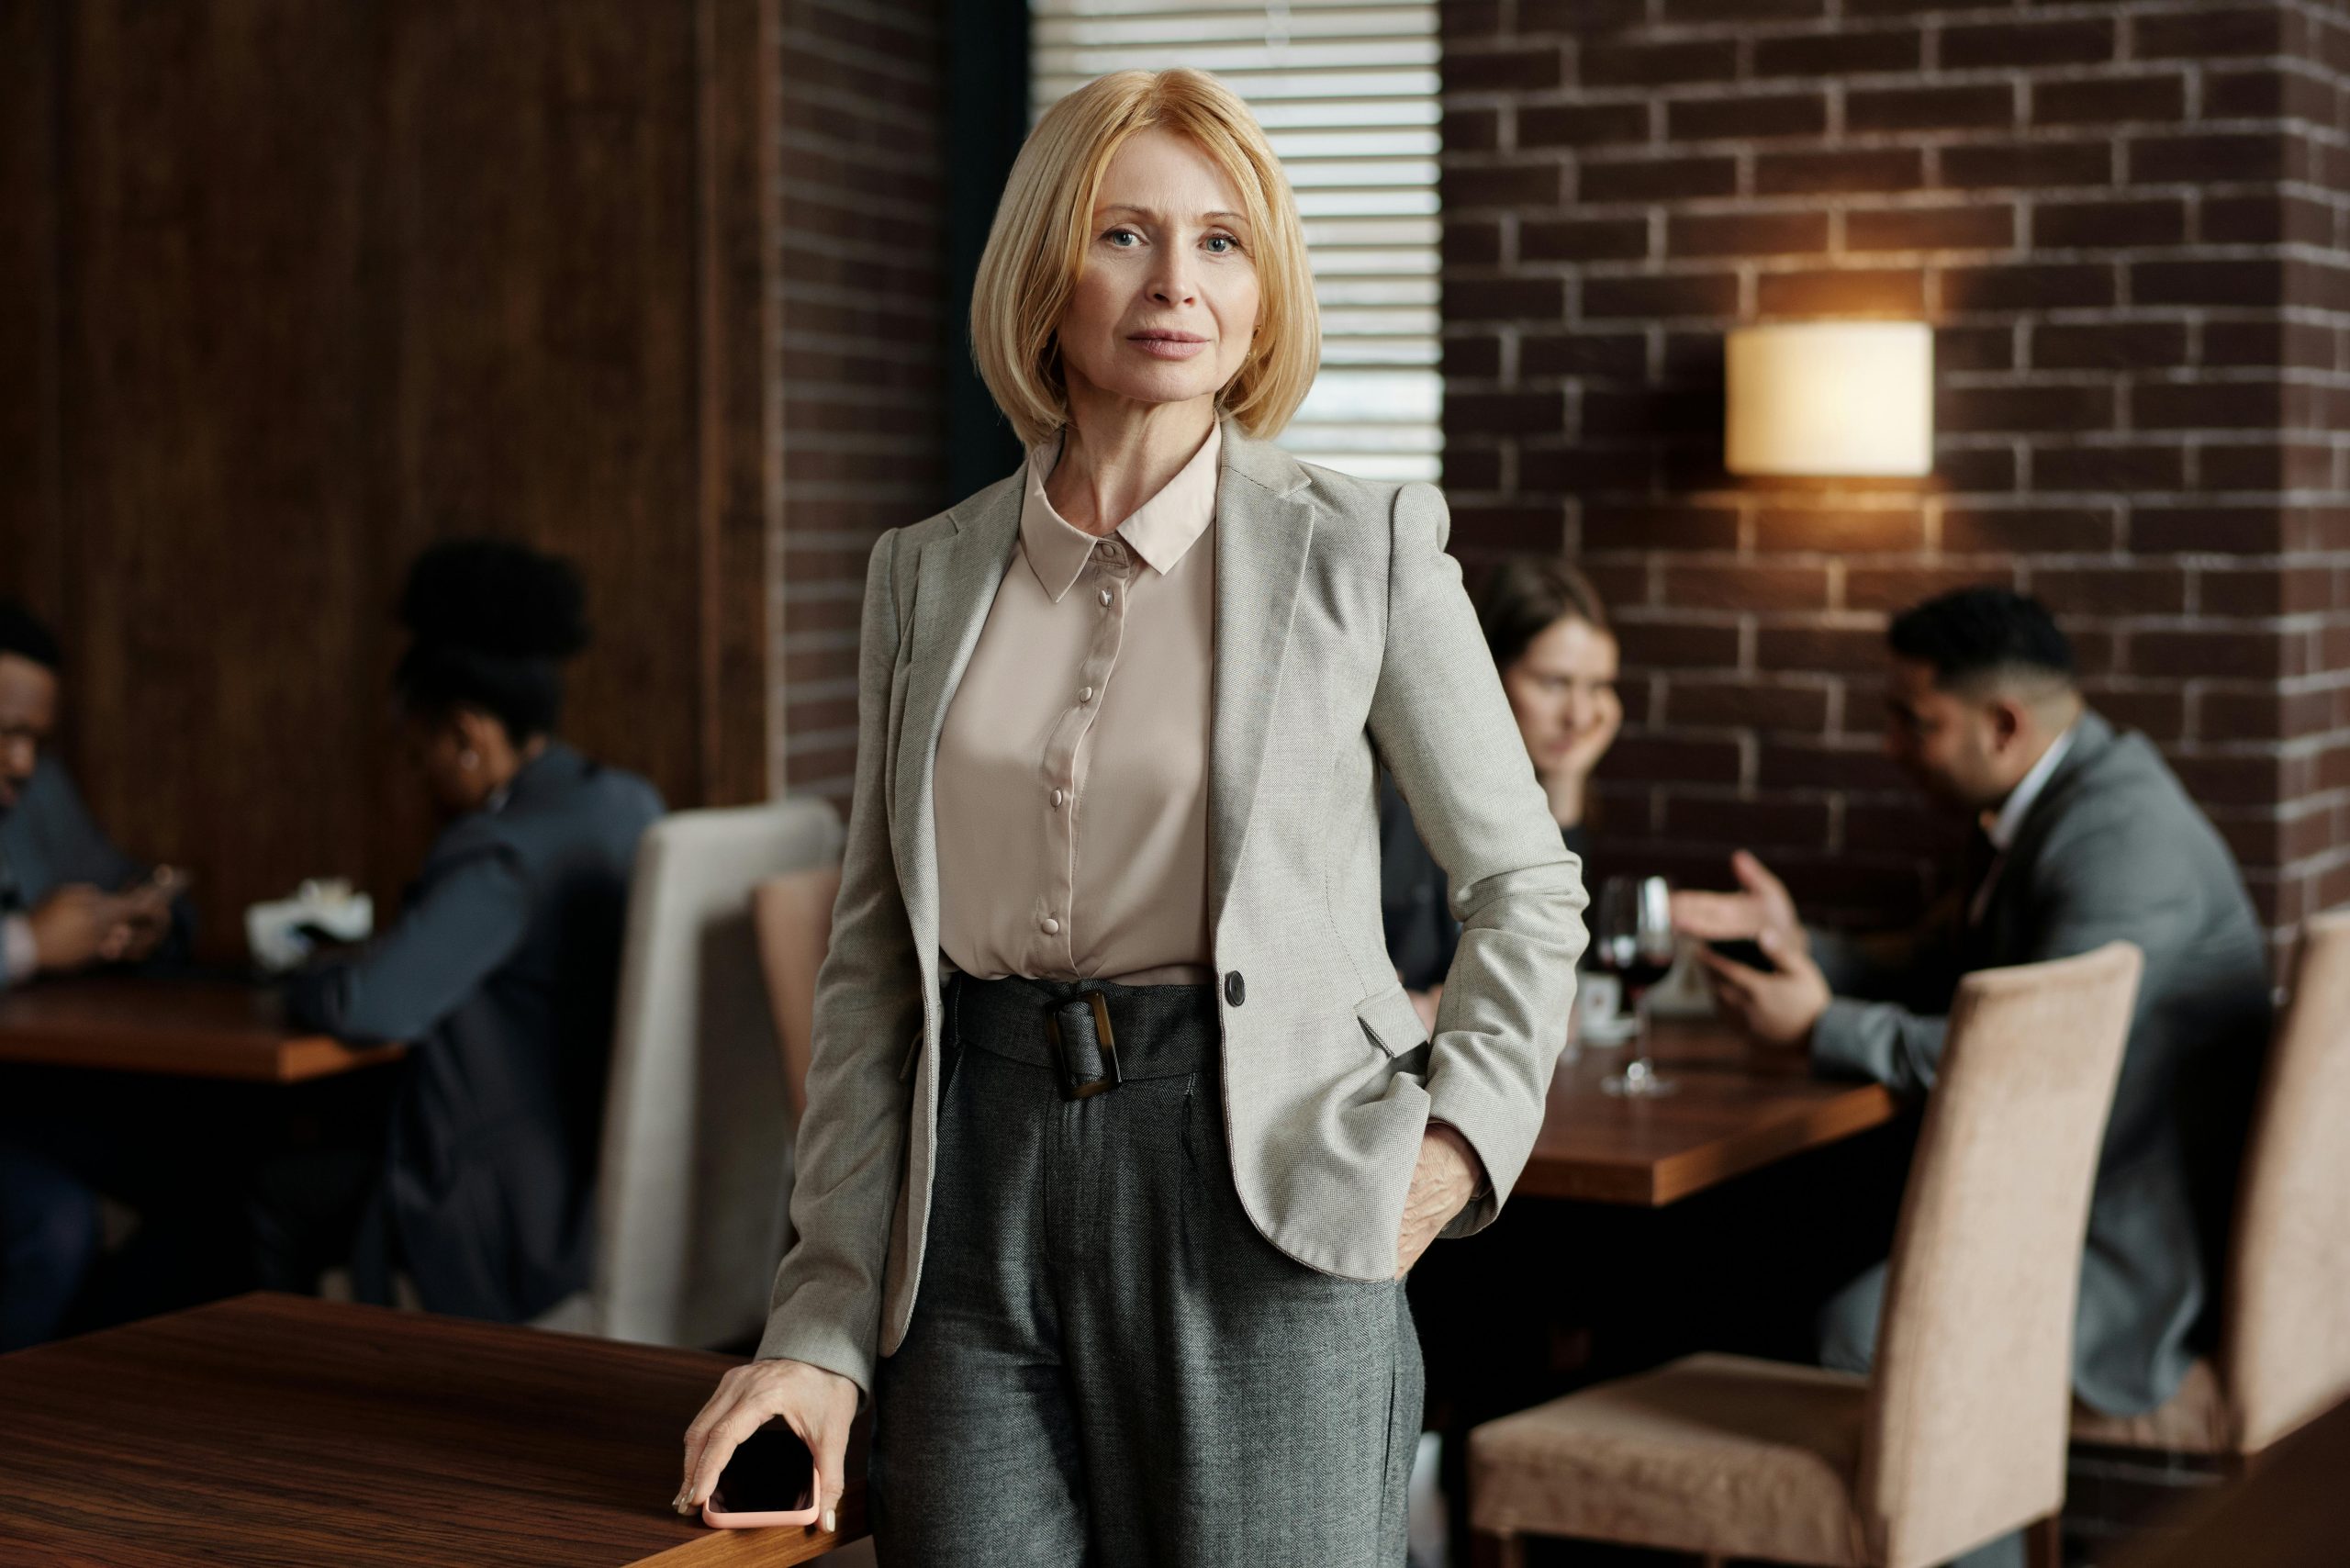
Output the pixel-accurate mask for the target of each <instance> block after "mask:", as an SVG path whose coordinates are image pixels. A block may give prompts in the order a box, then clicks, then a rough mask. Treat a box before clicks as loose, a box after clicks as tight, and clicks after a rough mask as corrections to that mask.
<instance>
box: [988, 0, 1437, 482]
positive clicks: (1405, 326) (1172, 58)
mask: <svg viewBox="0 0 2350 1568" xmlns="http://www.w3.org/2000/svg"><path fill="white" fill-rule="evenodd" d="M1029 14H1030V24H1029V28H1030V31H1029V50H1030V62H1031V80H1032V81H1033V83H1034V84H1035V90H1034V96H1033V100H1032V103H1031V106H1030V122H1031V123H1032V124H1033V123H1034V122H1035V118H1036V117H1037V116H1039V115H1041V114H1043V113H1044V111H1045V110H1046V108H1047V107H1049V106H1051V105H1052V104H1053V103H1055V102H1056V101H1057V100H1058V99H1059V98H1061V97H1062V96H1064V95H1067V94H1069V92H1071V91H1073V90H1075V89H1076V88H1078V87H1080V86H1082V85H1084V84H1086V83H1088V82H1090V81H1091V80H1092V79H1093V78H1094V77H1096V76H1099V75H1101V74H1102V73H1104V72H1109V71H1124V70H1128V69H1141V70H1146V71H1158V70H1164V69H1166V68H1168V67H1169V66H1176V65H1189V66H1195V67H1197V68H1198V69H1200V70H1203V71H1210V72H1213V73H1215V74H1216V75H1217V76H1218V77H1220V78H1222V79H1223V80H1224V81H1225V83H1226V84H1229V85H1230V86H1231V87H1232V88H1233V90H1234V91H1236V92H1237V93H1238V94H1239V95H1241V96H1242V97H1243V98H1245V99H1247V100H1248V106H1249V107H1250V108H1251V109H1252V110H1254V111H1255V112H1256V116H1257V120H1258V123H1259V125H1261V126H1263V127H1264V129H1265V133H1266V136H1267V138H1268V139H1269V140H1270V141H1271V142H1272V145H1273V151H1275V152H1276V153H1278V154H1279V155H1280V157H1281V163H1282V165H1283V167H1285V168H1286V169H1287V170H1288V171H1289V177H1290V185H1291V186H1292V188H1293V189H1294V190H1295V192H1296V193H1297V206H1298V212H1299V214H1300V216H1301V217H1302V218H1304V223H1305V241H1306V249H1307V252H1308V254H1309V256H1310V258H1311V260H1312V263H1313V266H1314V275H1315V293H1316V295H1317V297H1319V299H1320V301H1321V306H1322V374H1321V375H1320V377H1319V378H1318V379H1317V380H1316V381H1315V386H1314V390H1313V391H1312V392H1311V393H1309V394H1308V395H1307V397H1306V399H1305V404H1304V407H1303V408H1302V409H1299V410H1298V414H1297V418H1296V419H1295V420H1292V422H1291V424H1290V427H1289V429H1288V430H1287V431H1285V432H1284V433H1283V434H1282V437H1281V444H1282V445H1283V446H1285V447H1287V448H1289V449H1290V450H1291V451H1292V452H1294V453H1296V454H1298V455H1299V456H1300V457H1303V458H1305V459H1306V460H1307V461H1309V462H1314V463H1321V464H1326V465H1329V466H1330V467H1333V468H1337V469H1341V470H1344V471H1345V472H1347V473H1350V474H1357V475H1360V476H1363V477H1365V478H1379V479H1434V478H1435V477H1436V476H1437V471H1438V461H1439V458H1440V456H1441V454H1442V451H1443V444H1442V442H1443V438H1442V435H1441V433H1440V423H1439V415H1440V414H1441V411H1442V398H1443V384H1442V381H1441V378H1440V377H1439V376H1438V372H1437V332H1438V322H1437V225H1438V215H1437V184H1436V181H1437V151H1438V145H1437V134H1438V131H1437V10H1436V6H1434V5H1433V4H1426V3H1423V4H1409V5H1406V4H1380V3H1377V0H1369V3H1364V0H1357V3H1354V4H1344V3H1340V0H1292V3H1290V4H1287V5H1266V4H1262V3H1255V4H1243V3H1241V0H1203V3H1194V4H1191V5H1175V4H1171V3H1168V0H1032V4H1031V6H1030V13H1029Z"/></svg>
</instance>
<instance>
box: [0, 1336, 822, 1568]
mask: <svg viewBox="0 0 2350 1568" xmlns="http://www.w3.org/2000/svg"><path fill="white" fill-rule="evenodd" d="M731 1364H733V1363H732V1362H731V1361H728V1360H727V1359H726V1358H724V1357H722V1356H712V1355H704V1354H701V1353H700V1352H698V1351H691V1350H656V1349H654V1348H652V1347H648V1346H641V1345H622V1344H618V1343H614V1342H612V1341H609V1340H602V1339H590V1338H582V1337H580V1336H576V1335H570V1334H550V1333H546V1332H543V1331H542V1330H538V1329H532V1328H513V1327H502V1326H499V1325H494V1324H485V1323H474V1322H468V1321H465V1320H463V1319H458V1318H451V1317H433V1316H427V1315H425V1314H422V1313H411V1312H394V1311H391V1310H389V1309H387V1308H383V1307H370V1306H351V1305H334V1304H331V1303H327V1302H319V1301H312V1300H308V1299H307V1298H304V1297H297V1296H278V1295H250V1296H242V1297H239V1298H238V1299H236V1300H234V1301H229V1302H223V1303H220V1304H218V1305H213V1306H207V1307H200V1308H198V1309H196V1311H193V1312H184V1313H175V1314H173V1315H172V1316H166V1317H159V1318H151V1319H149V1320H148V1321H147V1322H144V1323H140V1324H134V1325H132V1326H131V1327H128V1328H117V1329H113V1330H110V1331H108V1332H106V1333H102V1334H93V1335H89V1336H86V1337H84V1338H79V1339H69V1340H65V1341H63V1342H62V1343H60V1344H54V1345H45V1346H42V1347H40V1348H39V1349H38V1350H20V1351H18V1352H17V1353H16V1354H15V1355H11V1356H0V1562H44V1563H60V1564H96V1563H105V1564H107V1565H108V1568H167V1565H176V1564H183V1563H189V1564H192V1563H206V1564H218V1563H224V1562H254V1563H259V1562H271V1563H332V1564H335V1565H336V1568H371V1565H376V1564H381V1565H385V1568H392V1565H397V1568H431V1565H442V1564H445V1565H456V1564H490V1563H496V1564H499V1565H501V1568H504V1565H537V1568H607V1565H612V1568H617V1565H620V1564H625V1563H659V1564H660V1565H661V1568H705V1565H707V1568H725V1565H733V1568H753V1565H760V1568H764V1565H768V1564H783V1563H792V1562H808V1561H810V1560H811V1559H812V1558H815V1557H818V1556H820V1555H822V1553H823V1552H825V1551H830V1550H832V1549H833V1548H834V1547H835V1546H837V1545H839V1544H841V1543H842V1542H843V1541H844V1540H854V1539H855V1538H856V1537H857V1536H859V1535H862V1534H863V1533H864V1528H865V1524H864V1521H865V1507H864V1502H865V1497H864V1485H863V1483H862V1481H861V1480H859V1479H856V1477H855V1476H854V1475H853V1476H852V1479H851V1481H850V1484H849V1488H848V1493H847V1495H846V1496H845V1498H844V1499H843V1501H842V1507H841V1517H840V1524H841V1530H840V1533H839V1534H838V1535H831V1534H826V1533H824V1532H822V1531H820V1530H813V1529H804V1530H802V1529H770V1530H713V1529H708V1528H706V1527H705V1526H703V1525H701V1524H700V1523H699V1522H698V1521H694V1520H689V1519H684V1518H679V1517H678V1516H677V1514H675V1513H673V1512H671V1511H670V1509H669V1506H668V1504H669V1499H670V1498H671V1497H672V1496H673V1495H675V1494H676V1492H677V1476H678V1464H679V1460H680V1456H681V1455H682V1453H683V1442H684V1433H685V1429H686V1426H687V1423H688V1422H689V1421H690V1420H692V1418H693V1416H694V1413H695V1412H696V1411H697V1410H699V1409H700V1408H701V1405H702V1401H703V1400H704V1399H706V1398H707V1397H708V1396H709V1394H710V1391H711V1389H712V1388H713V1387H714V1386H716V1384H717V1382H718V1378H719V1374H720V1373H721V1372H723V1371H725V1369H726V1368H727V1367H728V1366H730V1365H731Z"/></svg>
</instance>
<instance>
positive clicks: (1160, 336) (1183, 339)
mask: <svg viewBox="0 0 2350 1568" xmlns="http://www.w3.org/2000/svg"><path fill="white" fill-rule="evenodd" d="M1126 342H1130V343H1132V344H1134V346H1135V347H1136V348H1138V349H1140V350H1142V352H1143V353H1147V354H1149V355H1151V356H1152V357H1153V358H1156V359H1190V358H1191V357H1192V355H1194V354H1196V353H1200V352H1201V351H1203V349H1205V348H1206V347H1207V346H1208V341H1207V340H1206V339H1205V338H1196V337H1192V336H1191V335H1189V334H1188V333H1181V332H1136V333H1135V334H1134V335H1133V336H1132V337H1130V338H1128V339H1127V340H1126Z"/></svg>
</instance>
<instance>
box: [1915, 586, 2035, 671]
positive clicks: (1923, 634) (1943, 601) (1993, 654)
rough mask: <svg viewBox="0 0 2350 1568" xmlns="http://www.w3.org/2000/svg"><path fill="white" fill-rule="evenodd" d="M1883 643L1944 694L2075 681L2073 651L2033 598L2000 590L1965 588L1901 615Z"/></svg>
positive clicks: (1927, 601) (1930, 600) (2005, 589)
mask: <svg viewBox="0 0 2350 1568" xmlns="http://www.w3.org/2000/svg"><path fill="white" fill-rule="evenodd" d="M1885 640H1886V644H1888V645H1889V646H1890V647H1891V648H1892V650H1893V652H1894V655H1895V656H1896V657H1897V658H1904V659H1911V660H1914V661H1916V662H1917V663H1919V664H1922V665H1925V666H1929V667H1930V668H1931V669H1932V670H1933V672H1934V684H1935V685H1936V686H1939V687H1941V688H1942V689H1944V690H1946V691H1948V690H1958V689H1979V688H1982V687H1985V686H1988V685H1991V684H1994V683H1996V682H2000V681H2005V680H2009V679H2011V678H2016V677H2022V678H2026V679H2038V680H2041V681H2053V682H2058V683H2061V684H2063V685H2065V686H2068V687H2069V686H2071V685H2072V684H2073V682H2074V675H2075V666H2074V663H2073V644H2070V643H2068V642H2066V641H2065V633H2062V632H2060V631H2058V630H2057V629H2056V622H2055V621H2054V620H2053V618H2052V617H2051V616H2050V615H2049V613H2048V610H2047V609H2046V608H2045V607H2044V606H2042V604H2041V602H2040V601H2039V600H2038V599H2031V598H2028V597H2026V596H2025V595H2023V594H2020V593H2014V592H2011V591H2009V589H2007V588H1960V589H1958V590H1956V591H1955V592H1953V593H1946V594H1943V595H1942V596H1941V597H1940V598H1938V599H1928V600H1926V602H1925V603H1923V604H1920V605H1916V606H1913V607H1912V608H1910V609H1908V610H1903V611H1902V612H1901V613H1900V614H1899V615H1897V616H1895V617H1894V618H1893V624H1892V625H1891V626H1890V627H1888V628H1886V634H1885Z"/></svg>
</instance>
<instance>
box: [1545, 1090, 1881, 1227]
mask: <svg viewBox="0 0 2350 1568" xmlns="http://www.w3.org/2000/svg"><path fill="white" fill-rule="evenodd" d="M1899 1114H1901V1103H1900V1102H1899V1101H1898V1100H1897V1099H1895V1098H1894V1096H1893V1094H1892V1092H1890V1091H1888V1090H1887V1089H1886V1088H1885V1086H1884V1085H1882V1084H1876V1083H1852V1084H1846V1085H1843V1086H1842V1092H1841V1093H1836V1094H1831V1095H1829V1096H1827V1097H1825V1098H1823V1099H1821V1100H1819V1101H1818V1102H1816V1103H1812V1104H1809V1105H1807V1106H1804V1107H1802V1108H1801V1109H1800V1111H1799V1112H1798V1113H1796V1114H1789V1115H1785V1116H1781V1117H1778V1118H1776V1119H1774V1120H1772V1121H1769V1122H1766V1123H1763V1124H1762V1125H1761V1126H1758V1127H1754V1128H1751V1129H1748V1130H1745V1131H1742V1132H1740V1133H1739V1134H1738V1135H1736V1136H1735V1137H1729V1138H1717V1139H1715V1140H1713V1141H1712V1142H1709V1143H1703V1144H1699V1145H1697V1146H1695V1148H1687V1149H1684V1150H1682V1151H1681V1152H1680V1153H1678V1154H1673V1155H1668V1156H1666V1157H1665V1158H1663V1159H1659V1160H1655V1161H1652V1162H1651V1163H1649V1164H1646V1165H1638V1164H1633V1163H1630V1162H1624V1163H1620V1164H1609V1165H1604V1166H1603V1165H1597V1164H1581V1163H1578V1162H1576V1161H1574V1160H1572V1159H1568V1160H1559V1159H1543V1158H1542V1157H1540V1156H1539V1155H1537V1156H1536V1157H1534V1158H1533V1159H1529V1160H1528V1161H1527V1166H1526V1168H1525V1170H1524V1171H1523V1172H1522V1173H1521V1174H1520V1175H1519V1177H1518V1181H1517V1184H1516V1188H1515V1189H1514V1191H1513V1196H1520V1197H1529V1198H1544V1199H1548V1200H1550V1201H1553V1202H1559V1203H1583V1204H1612V1205H1615V1206H1618V1207H1628V1208H1664V1207H1668V1206H1670V1205H1671V1204H1676V1203H1678V1202H1680V1201H1681V1200H1682V1199H1684V1198H1687V1197H1692V1196H1694V1195H1695V1194H1696V1193H1702V1192H1706V1191H1707V1190H1708V1189H1710V1188H1713V1187H1716V1186H1718V1185H1720V1184H1721V1183H1722V1182H1728V1181H1729V1180H1731V1179H1732V1178H1734V1177H1738V1176H1742V1175H1745V1174H1746V1173H1748V1172H1749V1171H1751V1170H1758V1169H1760V1168H1761V1167H1762V1166H1765V1165H1769V1164H1771V1163H1773V1162H1774V1161H1775V1160H1779V1159H1786V1158H1788V1157H1790V1156H1792V1155H1796V1154H1800V1153H1803V1152H1806V1151H1807V1150H1810V1149H1813V1148H1823V1147H1825V1146H1827V1145H1830V1144H1833V1143H1839V1142H1841V1141H1842V1140H1843V1139H1845V1138H1848V1137H1854V1136H1856V1135H1858V1134H1860V1133H1864V1132H1867V1131H1869V1130H1870V1129H1871V1128H1874V1127H1879V1126H1884V1125H1885V1124H1886V1123H1887V1122H1890V1121H1892V1120H1894V1119H1895V1118H1896V1117H1897V1116H1898V1115H1899ZM1562 1166H1563V1167H1564V1169H1561V1167H1562Z"/></svg>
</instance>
